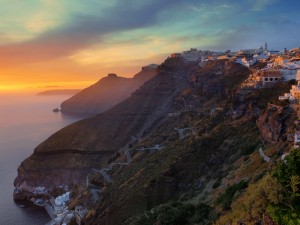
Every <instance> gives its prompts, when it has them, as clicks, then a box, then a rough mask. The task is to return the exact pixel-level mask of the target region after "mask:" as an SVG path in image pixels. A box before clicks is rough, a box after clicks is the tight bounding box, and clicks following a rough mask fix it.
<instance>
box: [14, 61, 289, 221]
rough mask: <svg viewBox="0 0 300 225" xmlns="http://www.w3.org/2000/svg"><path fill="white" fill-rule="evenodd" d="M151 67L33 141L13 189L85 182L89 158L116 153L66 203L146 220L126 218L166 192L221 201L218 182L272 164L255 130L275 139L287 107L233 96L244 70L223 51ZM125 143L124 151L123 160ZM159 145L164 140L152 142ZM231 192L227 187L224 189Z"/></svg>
mask: <svg viewBox="0 0 300 225" xmlns="http://www.w3.org/2000/svg"><path fill="white" fill-rule="evenodd" d="M157 71H158V74H157V75H156V76H155V77H154V78H152V79H151V80H149V81H148V82H146V83H145V84H144V85H143V86H141V87H140V88H139V89H138V90H136V91H135V92H134V93H133V94H132V96H130V97H129V98H127V99H126V100H125V101H123V102H122V103H119V104H118V105H116V106H115V107H113V108H111V109H110V110H108V111H106V112H104V113H101V114H98V115H96V116H94V117H91V118H88V119H85V120H82V121H79V122H77V123H74V124H72V125H70V126H68V127H66V128H64V129H62V130H60V131H59V132H57V133H55V134H54V135H52V136H51V137H50V138H49V139H47V140H46V141H45V142H43V143H42V144H40V145H39V146H38V147H37V148H36V149H35V151H34V153H33V155H32V156H30V157H29V158H28V159H26V160H25V161H24V162H22V164H21V165H20V167H19V169H18V177H17V178H16V181H15V186H16V187H17V190H18V195H16V196H22V193H24V195H26V198H30V197H32V195H33V194H32V193H30V192H29V193H28V192H26V191H25V190H23V189H22V187H24V186H25V185H24V184H26V185H28V186H30V187H36V186H45V187H47V188H48V189H51V187H59V186H65V185H68V186H69V187H70V188H71V189H72V188H73V187H75V186H77V185H78V184H79V185H81V186H82V187H84V186H85V182H86V181H87V179H86V178H87V174H91V170H92V168H96V169H101V168H104V167H106V168H109V166H108V165H109V163H115V164H114V165H115V166H113V167H111V168H110V170H108V171H107V174H108V176H109V177H110V179H111V181H112V182H108V181H107V180H106V179H105V178H104V176H103V175H102V176H101V175H99V174H97V176H96V175H95V174H93V175H91V176H89V182H90V184H91V185H90V186H89V187H88V188H87V189H86V191H85V192H84V193H77V195H76V196H75V199H74V201H73V202H72V203H71V205H72V206H74V205H76V203H77V202H80V204H83V205H85V206H87V207H89V213H88V214H87V215H86V217H85V218H84V220H83V223H84V224H88V225H96V224H97V225H99V224H100V225H119V224H122V225H123V224H130V225H131V224H145V223H142V222H141V223H134V222H132V223H131V221H135V218H134V216H136V215H138V214H143V213H144V211H147V210H149V212H150V214H151V212H153V210H152V209H153V207H156V206H157V205H160V204H162V203H166V202H168V201H170V200H178V201H182V202H191V203H193V204H194V203H199V202H206V203H207V202H209V203H212V204H213V205H217V206H216V208H222V207H223V206H222V205H220V204H221V203H219V202H217V201H216V199H217V197H218V195H222V194H223V193H224V192H226V191H225V190H226V189H225V188H230V187H231V186H232V185H235V184H236V183H239V182H240V181H241V180H243V181H244V180H246V181H249V182H252V181H255V180H256V179H259V177H260V176H261V174H262V172H265V171H266V170H267V169H268V167H270V166H269V165H266V164H263V165H261V164H262V160H261V159H260V158H259V154H258V147H259V146H260V145H263V142H262V141H261V138H260V137H261V136H264V137H265V138H266V140H269V139H270V140H272V141H275V142H276V141H278V140H279V139H280V138H281V137H283V136H284V135H283V133H284V132H283V130H286V131H287V127H288V126H289V124H290V121H292V120H290V119H289V118H290V117H285V115H287V114H286V112H289V111H282V112H279V111H272V109H267V110H266V111H265V113H263V114H261V115H260V112H261V111H262V110H264V109H265V108H261V107H260V106H261V105H265V106H266V104H265V103H267V102H268V101H269V100H270V97H266V96H264V97H261V93H260V92H257V93H254V94H253V93H250V94H248V95H247V96H243V98H239V97H238V86H239V84H240V83H241V82H242V81H243V80H245V79H246V78H247V76H248V74H249V70H248V69H247V68H245V67H243V66H241V65H239V64H235V63H233V62H230V61H228V60H216V61H212V62H209V63H208V64H206V66H204V67H203V68H200V69H199V68H198V65H197V64H196V63H186V62H184V61H182V60H180V59H168V60H167V61H166V62H164V63H163V64H162V65H161V66H159V68H158V70H157ZM114 79H115V77H114ZM276 97H277V96H276ZM270 110H271V111H270ZM258 118H259V119H258ZM257 119H258V120H257ZM256 120H257V122H256ZM270 126H272V127H273V128H272V129H271V130H272V132H271V133H270V135H269V129H267V128H269V127H270ZM178 129H182V130H181V131H179V130H178ZM266 131H268V132H266ZM273 131H274V132H273ZM180 132H182V133H180ZM278 135H279V136H278ZM278 138H279V139H278ZM275 142H274V143H275ZM272 143H273V142H272ZM128 144H130V154H131V161H130V163H124V162H128V161H126V154H124V153H126V151H125V149H127V150H128V148H126V146H128V147H129V145H128ZM157 145H159V146H161V147H162V148H159V149H157V148H153V146H157ZM256 150H257V152H256ZM127 153H128V151H127ZM266 154H267V155H268V156H270V152H266ZM274 155H275V154H274ZM276 155H278V154H276ZM270 157H271V156H270ZM116 162H118V163H119V164H116ZM110 165H112V164H110ZM91 186H92V187H93V188H97V189H100V190H101V191H100V198H99V200H98V202H97V203H96V204H95V203H92V204H91V203H90V202H91V201H88V200H87V195H89V194H88V193H91V190H90V189H91ZM230 190H231V192H230V194H232V189H230ZM20 193H21V194H20ZM19 194H20V195H19ZM24 195H23V196H24ZM238 195H239V192H238V191H237V192H233V194H232V196H231V199H234V198H236V197H237V196H238ZM221 200H222V199H221ZM221 200H218V201H220V202H221ZM225 200H226V201H228V197H226V198H225ZM222 204H223V203H222ZM176 212H177V211H176ZM166 213H167V212H166V211H164V212H163V214H166ZM221 213H223V212H221ZM174 214H176V213H175V211H174V213H173V211H172V215H174ZM151 215H152V214H151ZM196 216H199V215H196ZM193 219H195V218H193ZM199 220H200V222H201V223H202V222H203V221H204V222H205V223H204V222H203V223H204V224H209V222H207V221H206V219H205V220H204V219H203V220H201V218H200V219H199ZM200 222H199V223H200ZM206 222H207V223H206ZM195 223H196V222H195V221H194V222H191V223H186V224H195ZM149 224H161V223H160V222H156V223H149Z"/></svg>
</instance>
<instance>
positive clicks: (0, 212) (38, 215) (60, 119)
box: [0, 94, 80, 225]
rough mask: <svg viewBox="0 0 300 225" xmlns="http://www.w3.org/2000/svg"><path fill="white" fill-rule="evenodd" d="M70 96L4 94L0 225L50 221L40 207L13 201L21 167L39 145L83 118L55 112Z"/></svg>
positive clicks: (0, 136)
mask: <svg viewBox="0 0 300 225" xmlns="http://www.w3.org/2000/svg"><path fill="white" fill-rule="evenodd" d="M68 97H69V96H35V95H29V94H27V95H11V94H10V95H8V94H5V95H4V94H0V225H2V224H3V225H4V224H5V225H43V224H45V223H47V222H49V221H50V219H49V217H48V215H47V213H46V212H45V211H44V210H43V209H40V208H32V207H26V208H20V207H19V205H17V204H16V203H15V202H14V201H13V197H12V194H13V189H14V186H13V181H14V179H15V177H16V176H17V168H18V166H19V165H20V163H21V162H22V160H24V159H25V158H26V157H28V156H30V155H31V153H32V152H33V149H34V147H35V146H37V145H38V144H39V143H41V142H42V141H44V140H45V139H46V138H47V137H49V136H50V135H51V134H52V133H54V132H55V131H57V130H59V129H61V128H63V127H64V126H66V125H68V124H70V123H72V122H75V121H77V120H79V119H80V118H76V117H69V116H64V115H61V114H60V113H53V112H52V109H54V108H56V107H58V106H59V105H60V103H61V102H62V101H63V100H65V99H67V98H68Z"/></svg>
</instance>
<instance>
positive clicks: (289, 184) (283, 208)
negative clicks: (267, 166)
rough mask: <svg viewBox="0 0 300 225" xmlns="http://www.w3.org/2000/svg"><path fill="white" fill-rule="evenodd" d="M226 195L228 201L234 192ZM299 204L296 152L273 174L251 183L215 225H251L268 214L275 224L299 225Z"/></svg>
mask: <svg viewBox="0 0 300 225" xmlns="http://www.w3.org/2000/svg"><path fill="white" fill-rule="evenodd" d="M232 189H233V188H232ZM226 192H227V195H226V196H228V198H229V197H230V196H233V195H232V192H233V191H230V190H228V191H226ZM225 194H226V193H225ZM225 194H224V195H225ZM222 199H226V198H225V197H223V198H222ZM299 203H300V151H299V149H298V150H294V151H292V152H291V154H290V155H289V156H287V157H286V159H285V160H284V161H281V162H280V163H279V165H278V166H277V167H276V169H275V170H274V171H273V173H272V174H267V175H265V176H264V177H263V178H262V179H261V180H260V181H258V182H257V183H255V184H250V185H249V187H248V188H247V190H246V191H245V192H244V194H243V195H242V196H241V197H240V198H238V199H237V200H235V201H234V202H233V203H232V204H231V209H232V210H231V211H228V213H226V214H225V215H223V216H222V217H220V218H219V219H218V221H217V222H216V224H217V225H221V224H227V223H233V224H235V223H237V221H241V219H242V220H243V221H244V222H245V223H247V224H248V223H253V222H255V221H257V220H259V219H260V218H262V215H263V214H264V213H267V214H268V215H269V216H270V217H271V218H272V220H273V221H274V222H275V223H277V224H281V225H285V224H286V225H298V224H300V205H299Z"/></svg>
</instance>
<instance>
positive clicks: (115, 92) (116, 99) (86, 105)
mask: <svg viewBox="0 0 300 225" xmlns="http://www.w3.org/2000/svg"><path fill="white" fill-rule="evenodd" d="M156 74H157V72H156V68H151V67H143V69H142V71H141V72H139V73H138V74H136V75H135V76H134V77H133V78H124V77H119V76H117V75H115V74H109V75H108V76H107V77H104V78H102V79H101V80H99V81H98V82H97V83H95V84H93V85H92V86H90V87H88V88H86V89H84V90H82V91H81V92H79V93H78V94H76V95H74V96H72V97H71V98H69V99H68V100H66V101H64V102H63V103H62V104H61V111H62V112H63V113H70V114H81V115H96V114H98V113H101V112H104V111H106V110H108V109H109V108H111V107H113V106H115V105H117V104H118V103H120V102H122V101H123V100H125V99H126V98H128V97H129V96H130V95H131V94H132V93H133V92H134V91H135V90H136V89H138V88H139V87H140V86H141V85H142V84H144V83H145V82H146V81H148V80H150V79H151V78H153V77H154V76H155V75H156Z"/></svg>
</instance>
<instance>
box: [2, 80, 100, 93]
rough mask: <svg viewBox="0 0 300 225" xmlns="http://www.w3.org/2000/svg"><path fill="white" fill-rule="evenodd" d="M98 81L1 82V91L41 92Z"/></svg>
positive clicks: (84, 86) (70, 87)
mask: <svg viewBox="0 0 300 225" xmlns="http://www.w3.org/2000/svg"><path fill="white" fill-rule="evenodd" d="M95 82H96V81H95V80H93V81H80V82H49V83H22V84H5V85H3V84H2V85H1V84H0V93H23V92H33V93H36V92H40V91H44V90H55V89H83V88H86V87H87V86H90V85H92V84H93V83H95Z"/></svg>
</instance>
